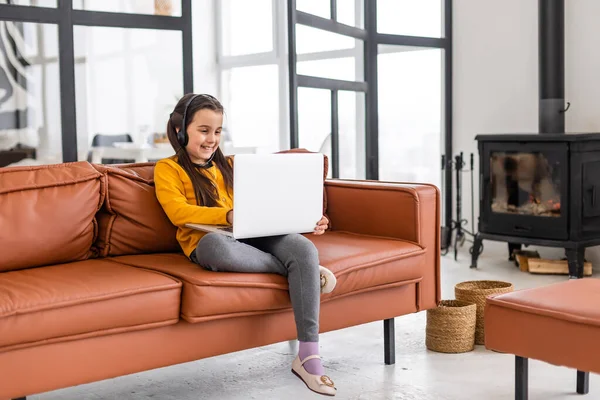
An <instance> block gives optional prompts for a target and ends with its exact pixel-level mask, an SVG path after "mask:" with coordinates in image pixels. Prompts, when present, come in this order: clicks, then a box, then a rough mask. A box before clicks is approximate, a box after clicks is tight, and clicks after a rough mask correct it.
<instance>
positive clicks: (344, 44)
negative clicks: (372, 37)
mask: <svg viewBox="0 0 600 400" xmlns="http://www.w3.org/2000/svg"><path fill="white" fill-rule="evenodd" d="M357 42H358V43H359V44H361V45H362V41H361V40H357V39H354V38H351V37H348V36H342V35H338V34H337V33H331V32H327V31H323V30H321V29H316V28H311V27H309V26H305V25H296V53H298V54H305V53H316V52H319V51H329V50H341V49H353V48H354V47H355V46H356V45H357Z"/></svg>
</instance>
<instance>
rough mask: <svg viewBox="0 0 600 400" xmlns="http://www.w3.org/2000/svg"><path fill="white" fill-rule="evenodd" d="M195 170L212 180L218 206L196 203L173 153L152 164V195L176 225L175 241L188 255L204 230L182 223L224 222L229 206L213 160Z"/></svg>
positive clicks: (228, 199) (189, 182)
mask: <svg viewBox="0 0 600 400" xmlns="http://www.w3.org/2000/svg"><path fill="white" fill-rule="evenodd" d="M199 170H200V171H201V172H202V173H204V174H205V175H206V176H208V177H209V178H210V179H211V180H212V181H213V182H214V183H215V184H216V186H217V190H218V193H219V202H218V203H219V206H218V207H204V206H198V205H196V196H195V195H194V187H193V186H192V181H191V179H190V178H189V176H188V174H187V173H186V172H185V170H184V169H183V168H182V167H181V166H180V165H179V164H178V163H177V158H176V157H175V156H174V157H171V158H165V159H163V160H160V161H159V162H157V163H156V166H155V168H154V185H155V189H156V197H157V198H158V201H159V202H160V204H161V206H162V208H163V210H165V213H166V214H167V217H169V219H170V220H171V222H172V223H173V225H175V226H177V241H178V242H179V244H180V246H181V248H182V249H183V252H184V253H185V255H186V256H188V257H189V255H190V254H191V253H192V251H194V249H195V248H196V246H197V245H198V242H199V241H200V239H201V238H202V236H204V235H205V234H206V233H205V232H201V231H198V230H195V229H191V228H186V227H185V224H211V225H228V223H227V219H226V216H227V212H228V211H229V210H231V209H232V207H233V199H232V196H231V195H230V194H229V193H228V192H227V190H226V188H225V181H224V180H223V175H222V174H221V171H220V170H219V168H217V166H216V165H214V164H213V166H212V167H210V168H207V169H199Z"/></svg>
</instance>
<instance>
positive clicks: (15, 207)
mask: <svg viewBox="0 0 600 400" xmlns="http://www.w3.org/2000/svg"><path fill="white" fill-rule="evenodd" d="M103 180H104V176H103V175H102V174H101V173H99V172H98V171H97V170H96V169H94V168H93V167H92V165H90V164H89V163H87V162H76V163H65V164H56V165H43V166H34V167H9V168H2V169H0V271H11V270H17V269H23V268H29V267H38V266H42V265H50V264H58V263H66V262H71V261H80V260H85V259H87V258H89V257H90V256H92V255H93V254H92V243H93V242H94V241H95V239H96V233H97V226H96V219H95V216H96V213H97V212H98V210H99V208H100V206H101V204H102V203H103V201H104V191H103V189H104V184H103Z"/></svg>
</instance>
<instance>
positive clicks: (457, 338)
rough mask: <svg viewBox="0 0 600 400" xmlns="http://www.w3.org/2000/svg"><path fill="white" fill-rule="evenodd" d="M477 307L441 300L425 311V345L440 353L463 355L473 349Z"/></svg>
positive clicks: (461, 302) (470, 304) (460, 302)
mask: <svg viewBox="0 0 600 400" xmlns="http://www.w3.org/2000/svg"><path fill="white" fill-rule="evenodd" d="M476 314H477V307H476V306H475V304H472V303H465V302H463V301H458V300H442V301H441V302H440V304H439V306H438V307H436V308H432V309H430V310H427V328H426V338H425V345H426V346H427V348H428V349H429V350H433V351H437V352H440V353H465V352H467V351H471V350H473V348H474V347H475V320H476Z"/></svg>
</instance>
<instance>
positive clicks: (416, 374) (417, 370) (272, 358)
mask: <svg viewBox="0 0 600 400" xmlns="http://www.w3.org/2000/svg"><path fill="white" fill-rule="evenodd" d="M484 245H485V247H486V248H485V251H484V253H483V254H482V255H481V257H480V259H479V268H478V269H477V270H471V269H470V268H469V267H468V265H469V264H470V262H469V258H468V253H467V252H466V250H467V245H465V248H464V249H462V253H461V254H459V260H458V262H455V261H454V259H453V256H452V255H450V254H449V255H447V256H444V257H442V279H443V288H442V294H443V298H444V299H452V298H454V285H455V284H456V283H458V282H461V281H465V280H474V279H498V280H506V281H510V282H512V283H513V284H514V285H515V288H516V289H521V288H527V287H535V286H541V285H545V284H549V283H552V282H557V281H561V280H564V279H566V277H565V276H547V275H530V274H528V273H523V272H520V271H519V270H518V268H515V266H514V264H512V263H510V262H508V261H507V259H506V255H507V248H506V244H501V243H495V242H484ZM542 256H544V254H543V253H542ZM596 275H598V274H596ZM425 317H426V313H425V312H422V313H419V314H413V315H407V316H404V317H400V318H396V364H395V365H391V366H386V365H384V363H383V323H382V322H376V323H371V324H365V325H362V326H357V327H352V328H347V329H344V330H341V331H337V332H330V333H326V334H323V335H322V337H321V354H322V355H323V358H324V365H325V368H326V371H327V374H328V375H329V376H331V378H332V379H333V380H334V381H335V383H336V387H337V388H338V395H337V396H336V397H337V398H340V399H356V400H358V399H365V400H366V399H368V400H383V399H394V400H413V399H414V400H417V399H418V400H458V399H461V400H462V399H481V400H502V399H505V400H508V399H514V386H513V384H514V381H513V380H514V375H513V374H514V357H513V356H511V355H505V354H498V353H494V352H490V351H486V350H485V349H484V348H483V346H477V347H476V350H475V351H473V352H469V353H464V354H456V355H450V354H440V353H435V352H431V351H428V350H427V349H426V347H425ZM295 351H296V348H295V346H294V345H292V344H290V343H288V342H286V343H278V344H275V345H272V346H266V347H262V348H258V349H253V350H246V351H242V352H238V353H233V354H228V355H224V356H219V357H215V358H211V359H206V360H200V361H196V362H191V363H187V364H182V365H178V366H173V367H168V368H162V369H158V370H154V371H149V372H144V373H139V374H135V375H130V376H126V377H121V378H117V379H112V380H107V381H102V382H96V383H92V384H87V385H81V386H78V387H73V388H69V389H64V390H58V391H55V392H50V393H45V394H41V395H36V396H31V397H30V398H31V399H34V400H88V399H90V400H92V399H132V400H133V399H150V398H152V399H160V400H175V399H177V400H187V399H189V400H191V399H194V400H197V399H236V400H238V399H320V398H324V397H322V396H319V395H316V394H313V393H312V392H310V391H308V389H306V387H305V386H304V384H303V383H302V382H301V381H300V380H299V379H298V378H296V377H295V376H294V375H292V373H291V372H290V365H291V362H292V360H293V358H294V357H295ZM574 392H575V371H574V370H570V369H567V368H562V367H555V366H552V365H548V364H545V363H542V362H537V361H531V362H530V364H529V396H530V399H532V400H535V399H544V400H554V399H571V398H572V399H576V398H577V399H580V398H581V397H580V396H578V395H576V394H574ZM586 397H587V398H589V399H592V398H594V399H597V398H600V377H599V376H598V375H591V379H590V394H589V395H588V396H586ZM584 398H585V397H584Z"/></svg>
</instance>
